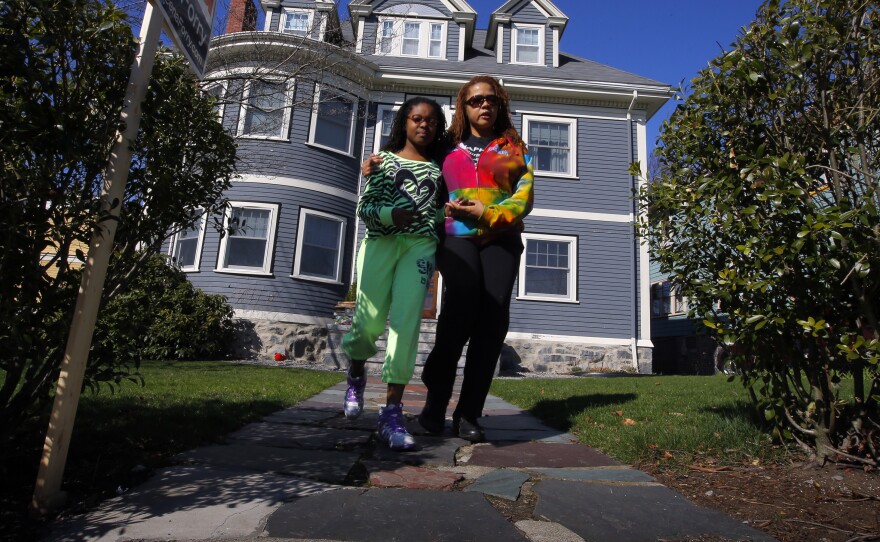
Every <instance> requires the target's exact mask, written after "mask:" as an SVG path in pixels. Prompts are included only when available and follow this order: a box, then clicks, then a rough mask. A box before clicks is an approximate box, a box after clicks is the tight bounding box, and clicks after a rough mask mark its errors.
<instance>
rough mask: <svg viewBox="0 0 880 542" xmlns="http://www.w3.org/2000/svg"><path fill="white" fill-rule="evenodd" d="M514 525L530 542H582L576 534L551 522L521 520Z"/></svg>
mask: <svg viewBox="0 0 880 542" xmlns="http://www.w3.org/2000/svg"><path fill="white" fill-rule="evenodd" d="M515 525H516V527H517V528H518V529H519V530H520V531H522V532H524V533H526V536H527V537H528V538H529V540H530V541H531V542H584V539H583V538H581V537H579V536H578V535H577V534H575V533H573V532H571V531H569V530H568V529H566V528H565V527H563V526H562V525H560V524H558V523H553V522H551V521H532V520H522V521H517V522H516V523H515Z"/></svg>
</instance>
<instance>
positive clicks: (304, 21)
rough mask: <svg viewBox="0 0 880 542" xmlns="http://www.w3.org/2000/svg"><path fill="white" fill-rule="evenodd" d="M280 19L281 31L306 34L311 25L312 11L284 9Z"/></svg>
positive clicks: (300, 34)
mask: <svg viewBox="0 0 880 542" xmlns="http://www.w3.org/2000/svg"><path fill="white" fill-rule="evenodd" d="M282 21H283V23H282V25H281V31H282V32H283V33H285V34H296V35H298V36H308V35H309V30H310V29H311V27H312V13H311V12H310V11H291V10H285V11H284V16H283V19H282Z"/></svg>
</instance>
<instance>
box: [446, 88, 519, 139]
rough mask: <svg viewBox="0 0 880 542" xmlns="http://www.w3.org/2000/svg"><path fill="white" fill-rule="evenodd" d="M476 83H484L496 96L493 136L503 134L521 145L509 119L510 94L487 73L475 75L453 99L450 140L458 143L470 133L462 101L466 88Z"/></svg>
mask: <svg viewBox="0 0 880 542" xmlns="http://www.w3.org/2000/svg"><path fill="white" fill-rule="evenodd" d="M477 83H486V84H487V85H489V86H490V87H492V90H493V91H494V92H495V95H496V96H498V99H499V102H498V117H497V118H496V119H495V126H493V127H492V129H493V130H494V131H495V136H496V137H498V136H502V135H503V136H505V137H507V139H509V140H511V141H512V142H514V143H515V144H517V145H522V142H523V141H522V138H521V137H520V136H519V132H517V131H516V128H514V127H513V121H512V120H510V96H508V94H507V91H506V90H504V87H502V86H501V83H499V82H498V80H497V79H495V78H494V77H490V76H488V75H477V76H475V77H474V78H472V79H471V80H470V81H468V82H467V83H465V84H464V85H462V86H461V89H459V91H458V97H457V98H456V99H455V114H454V115H453V116H452V124H451V125H450V126H449V137H450V139H451V140H452V142H453V143H459V142H460V141H461V140H462V139H464V138H465V137H467V136H468V135H469V134H470V133H471V123H470V122H469V121H468V117H467V112H466V111H465V108H467V104H465V103H464V102H465V100H467V95H468V89H470V88H471V86H473V85H476V84H477Z"/></svg>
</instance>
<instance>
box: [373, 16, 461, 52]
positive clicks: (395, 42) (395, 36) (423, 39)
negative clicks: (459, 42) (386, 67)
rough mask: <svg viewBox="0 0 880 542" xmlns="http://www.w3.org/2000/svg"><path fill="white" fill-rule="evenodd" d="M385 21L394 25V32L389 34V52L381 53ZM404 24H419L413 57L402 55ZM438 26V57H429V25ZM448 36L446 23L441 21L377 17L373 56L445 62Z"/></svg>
mask: <svg viewBox="0 0 880 542" xmlns="http://www.w3.org/2000/svg"><path fill="white" fill-rule="evenodd" d="M386 21H391V22H393V23H394V30H393V31H392V34H391V51H389V52H387V53H383V52H382V51H381V50H380V44H381V42H382V32H383V29H384V26H385V22H386ZM405 23H419V25H420V26H419V52H418V54H415V55H408V54H406V55H405V54H403V29H404V24H405ZM432 24H439V25H441V27H442V30H441V32H440V40H441V41H440V56H429V53H430V50H431V45H430V42H431V25H432ZM448 35H449V24H448V21H445V20H442V19H421V18H420V19H415V18H406V17H379V23H378V26H377V27H376V46H375V54H377V55H382V56H400V57H404V58H431V59H434V60H446V49H447V42H448V39H447V38H448Z"/></svg>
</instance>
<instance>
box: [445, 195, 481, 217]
mask: <svg viewBox="0 0 880 542" xmlns="http://www.w3.org/2000/svg"><path fill="white" fill-rule="evenodd" d="M484 209H485V206H484V205H483V202H481V201H478V200H469V199H464V198H456V199H455V200H454V201H450V202H449V203H447V204H446V207H445V209H444V212H445V214H446V216H451V217H452V218H455V219H458V220H462V219H471V220H479V218H480V217H481V216H483V210H484Z"/></svg>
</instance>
